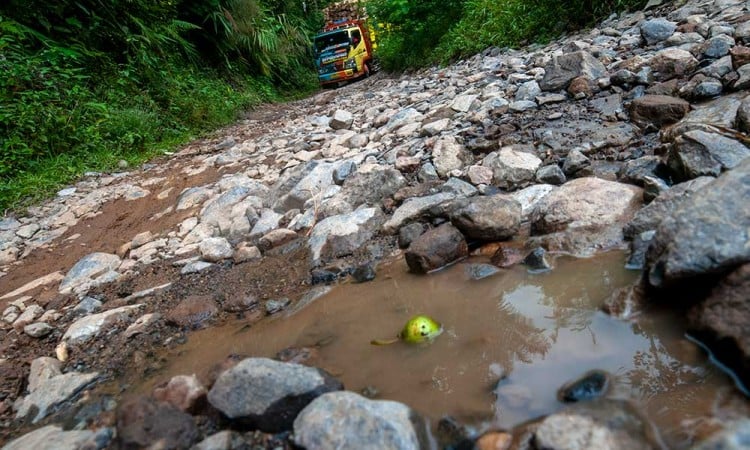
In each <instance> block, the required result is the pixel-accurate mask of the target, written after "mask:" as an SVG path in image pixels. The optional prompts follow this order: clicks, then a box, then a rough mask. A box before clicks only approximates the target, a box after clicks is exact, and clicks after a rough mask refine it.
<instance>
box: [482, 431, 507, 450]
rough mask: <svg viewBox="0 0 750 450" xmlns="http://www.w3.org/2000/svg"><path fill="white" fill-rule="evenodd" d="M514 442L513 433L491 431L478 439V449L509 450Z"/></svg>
mask: <svg viewBox="0 0 750 450" xmlns="http://www.w3.org/2000/svg"><path fill="white" fill-rule="evenodd" d="M512 443H513V435H512V434H510V433H505V432H499V431H490V432H487V433H485V434H483V435H482V436H480V437H479V439H477V442H476V444H475V446H476V447H475V448H476V450H508V449H510V447H511V444H512Z"/></svg>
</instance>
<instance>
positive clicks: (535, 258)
mask: <svg viewBox="0 0 750 450" xmlns="http://www.w3.org/2000/svg"><path fill="white" fill-rule="evenodd" d="M523 263H524V265H526V266H527V267H528V268H529V271H531V272H535V273H537V272H547V271H550V270H552V265H551V264H550V263H549V262H548V261H547V251H546V250H544V249H543V248H542V247H537V248H535V249H534V250H532V251H531V253H529V254H528V255H526V257H525V258H524V259H523Z"/></svg>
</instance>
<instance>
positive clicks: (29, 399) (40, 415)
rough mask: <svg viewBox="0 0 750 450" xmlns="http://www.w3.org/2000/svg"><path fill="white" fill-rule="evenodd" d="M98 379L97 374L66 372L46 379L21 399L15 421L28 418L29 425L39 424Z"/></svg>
mask: <svg viewBox="0 0 750 450" xmlns="http://www.w3.org/2000/svg"><path fill="white" fill-rule="evenodd" d="M98 377H99V374H98V373H77V372H68V373H65V374H62V375H57V376H55V377H52V378H50V379H48V380H47V381H45V382H43V383H41V384H40V385H39V386H37V387H36V389H35V390H34V391H33V392H31V393H30V394H29V395H27V396H26V397H24V398H23V400H22V401H21V403H20V406H19V407H18V411H17V412H16V419H25V418H27V417H28V418H30V419H31V423H37V422H39V421H40V420H42V419H44V418H45V417H47V416H48V415H49V414H51V413H53V412H54V411H55V410H56V408H58V407H59V406H60V405H62V404H63V403H65V402H66V401H67V400H68V399H70V398H71V397H73V396H74V395H76V394H77V393H79V392H80V391H81V390H82V389H84V388H85V387H87V386H89V385H90V384H91V383H93V382H94V381H95V380H96V379H97V378H98Z"/></svg>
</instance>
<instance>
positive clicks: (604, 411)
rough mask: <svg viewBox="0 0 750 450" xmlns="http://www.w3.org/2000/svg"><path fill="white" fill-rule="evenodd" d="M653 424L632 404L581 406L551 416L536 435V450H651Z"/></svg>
mask: <svg viewBox="0 0 750 450" xmlns="http://www.w3.org/2000/svg"><path fill="white" fill-rule="evenodd" d="M651 432H652V430H651V425H650V424H649V423H647V422H646V421H645V419H644V418H642V417H641V415H640V414H639V413H638V412H637V411H634V410H633V408H632V406H630V404H629V403H627V402H624V401H615V400H597V401H592V402H583V403H577V404H576V405H575V406H574V407H572V408H569V409H567V410H565V411H562V412H559V413H556V414H552V415H550V416H547V418H545V419H544V420H543V421H542V422H541V423H540V424H539V427H538V428H537V429H536V431H535V432H534V438H533V440H534V445H535V446H536V448H543V449H550V450H574V449H594V448H595V449H599V450H647V449H652V448H656V447H655V446H654V445H653V443H652V442H651V441H650V440H649V438H648V436H649V435H650V433H651Z"/></svg>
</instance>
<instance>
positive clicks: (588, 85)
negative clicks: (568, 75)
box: [568, 76, 595, 100]
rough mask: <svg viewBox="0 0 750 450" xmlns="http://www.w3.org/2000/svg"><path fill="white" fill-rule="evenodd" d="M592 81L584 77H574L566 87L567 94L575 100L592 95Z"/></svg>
mask: <svg viewBox="0 0 750 450" xmlns="http://www.w3.org/2000/svg"><path fill="white" fill-rule="evenodd" d="M594 89H595V87H594V81H593V80H592V79H591V78H589V77H586V76H580V77H575V78H573V80H572V81H571V82H570V84H569V85H568V94H570V96H571V97H573V98H574V99H576V100H581V99H584V98H590V97H592V96H593V95H594Z"/></svg>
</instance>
